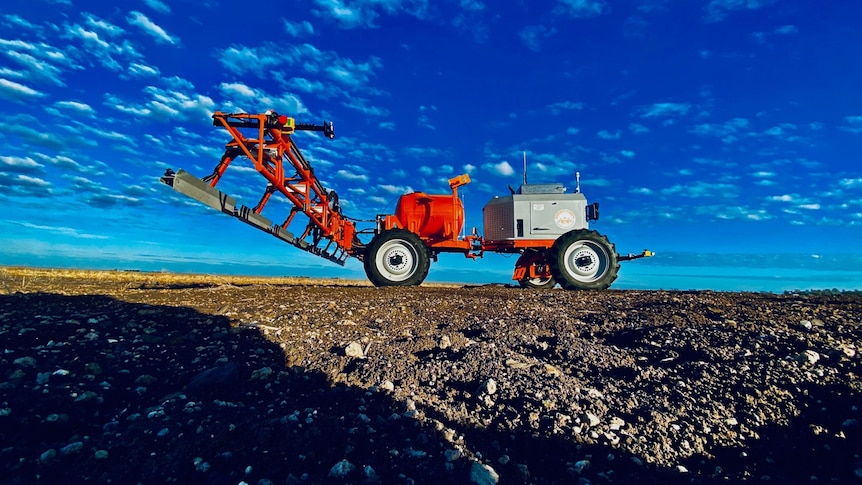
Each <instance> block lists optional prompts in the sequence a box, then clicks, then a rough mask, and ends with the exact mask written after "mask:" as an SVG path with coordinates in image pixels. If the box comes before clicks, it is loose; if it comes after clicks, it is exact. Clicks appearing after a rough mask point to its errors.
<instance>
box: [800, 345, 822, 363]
mask: <svg viewBox="0 0 862 485" xmlns="http://www.w3.org/2000/svg"><path fill="white" fill-rule="evenodd" d="M819 360H820V354H818V353H817V352H815V351H813V350H810V349H809V350H806V351H805V352H802V353H800V354H799V355H797V356H796V362H798V363H799V364H800V365H806V364H810V365H814V364H816V363H817V361H819Z"/></svg>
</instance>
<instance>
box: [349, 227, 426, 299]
mask: <svg viewBox="0 0 862 485" xmlns="http://www.w3.org/2000/svg"><path fill="white" fill-rule="evenodd" d="M364 265H365V274H366V275H367V276H368V279H369V280H370V281H371V282H372V283H373V284H374V286H417V285H420V284H421V283H422V282H423V281H424V280H425V277H426V276H428V268H429V267H430V265H431V261H430V259H429V258H428V250H427V249H426V248H425V244H424V243H423V242H422V240H420V239H419V237H418V236H417V235H416V234H414V233H412V232H410V231H406V230H404V229H391V230H389V231H384V232H381V233H380V234H378V235H376V236H374V239H372V240H371V243H369V244H368V248H367V249H366V253H365V258H364Z"/></svg>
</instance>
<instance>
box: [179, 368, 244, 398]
mask: <svg viewBox="0 0 862 485" xmlns="http://www.w3.org/2000/svg"><path fill="white" fill-rule="evenodd" d="M238 385H239V366H237V365H236V363H234V362H228V363H226V364H224V365H220V366H218V367H213V368H210V369H207V370H205V371H203V372H200V373H198V374H197V375H195V376H194V377H192V378H191V380H190V381H189V383H188V384H187V385H186V392H188V393H189V394H190V395H194V396H206V397H229V396H231V395H233V394H234V393H235V392H236V388H237V387H238Z"/></svg>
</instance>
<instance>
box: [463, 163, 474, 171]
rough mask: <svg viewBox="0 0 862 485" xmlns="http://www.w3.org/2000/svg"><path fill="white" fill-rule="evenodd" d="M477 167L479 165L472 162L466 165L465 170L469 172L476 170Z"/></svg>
mask: <svg viewBox="0 0 862 485" xmlns="http://www.w3.org/2000/svg"><path fill="white" fill-rule="evenodd" d="M476 168H477V167H476V166H475V165H473V164H472V163H468V164H466V165H464V171H465V172H467V173H473V172H475V171H476Z"/></svg>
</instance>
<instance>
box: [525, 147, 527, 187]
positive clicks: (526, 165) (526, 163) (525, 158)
mask: <svg viewBox="0 0 862 485" xmlns="http://www.w3.org/2000/svg"><path fill="white" fill-rule="evenodd" d="M524 185H527V150H524Z"/></svg>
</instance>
